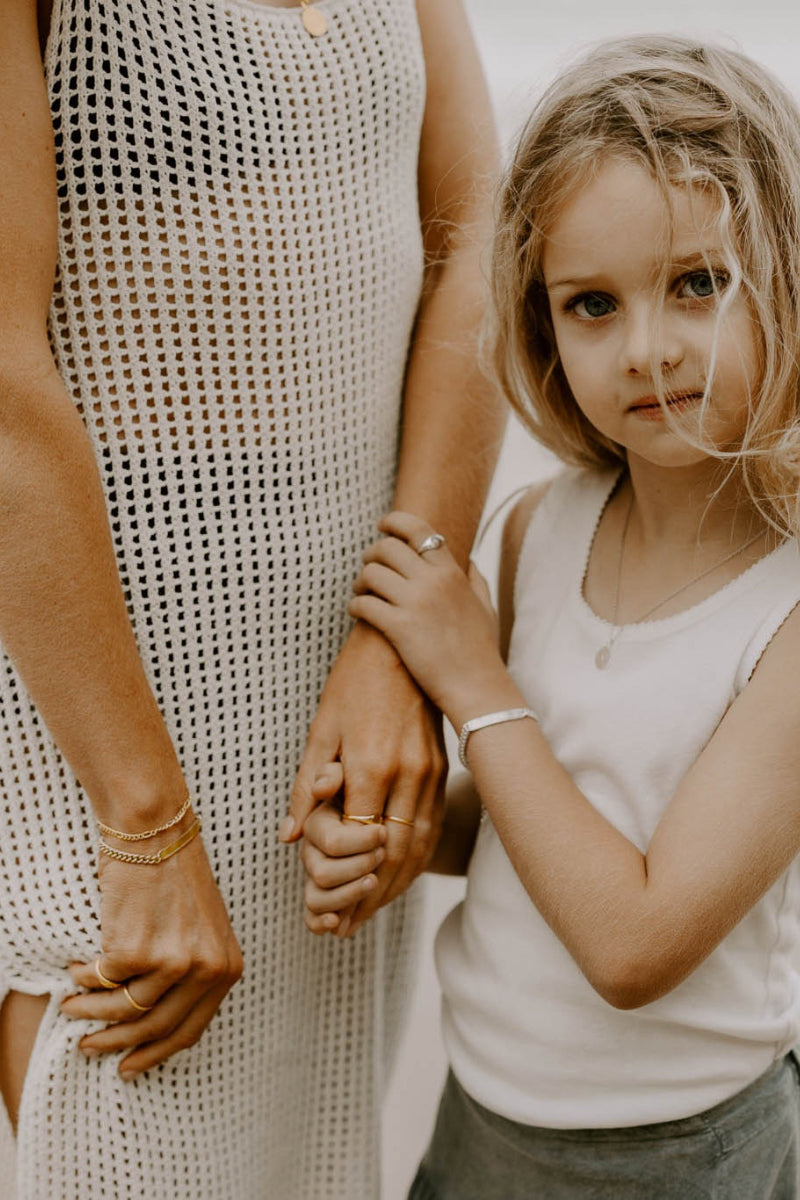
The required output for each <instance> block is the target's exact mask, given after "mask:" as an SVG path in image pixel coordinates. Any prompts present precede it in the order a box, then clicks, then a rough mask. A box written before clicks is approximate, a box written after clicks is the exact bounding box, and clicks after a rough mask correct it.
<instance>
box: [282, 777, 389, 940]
mask: <svg viewBox="0 0 800 1200" xmlns="http://www.w3.org/2000/svg"><path fill="white" fill-rule="evenodd" d="M343 779H344V773H343V771H342V766H341V763H331V764H330V765H329V766H328V767H327V768H325V770H324V771H323V772H321V773H320V776H319V777H318V779H317V781H316V782H315V784H314V794H315V796H316V797H317V798H318V799H319V798H321V797H322V795H323V794H324V793H325V792H328V793H329V795H331V796H335V795H336V793H337V792H339V791H340V789H341V787H342V783H343ZM385 842H386V830H385V828H384V827H383V825H366V824H362V823H360V822H357V821H352V822H350V821H345V820H343V818H342V813H341V811H340V810H339V808H337V807H336V806H335V805H334V804H333V803H331V802H330V801H325V802H322V803H320V804H319V805H318V807H317V808H315V809H314V811H313V812H312V813H311V815H310V816H309V817H308V818H307V820H306V822H305V825H304V826H303V845H302V849H301V851H300V856H301V858H302V860H303V866H304V867H305V869H306V873H307V874H308V881H307V882H306V888H305V901H306V925H307V926H308V928H309V929H310V930H311V932H312V933H337V934H338V935H339V936H341V937H343V936H344V935H345V933H347V929H348V926H349V924H350V914H351V912H352V910H353V908H354V907H355V905H357V904H358V903H359V902H360V901H361V900H363V899H365V898H366V897H367V896H369V895H370V893H371V892H373V891H374V889H375V888H376V886H377V883H378V880H377V877H376V876H375V875H374V874H372V872H373V871H375V870H376V869H377V868H378V867H379V866H380V864H381V863H382V862H383V860H384V858H385V856H386V851H385V850H384V845H385Z"/></svg>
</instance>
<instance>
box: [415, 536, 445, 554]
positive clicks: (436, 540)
mask: <svg viewBox="0 0 800 1200" xmlns="http://www.w3.org/2000/svg"><path fill="white" fill-rule="evenodd" d="M445 541H446V539H445V536H444V534H443V533H429V534H428V536H427V537H426V538H423V539H422V541H421V542H420V544H419V545H418V546H415V547H414V549H415V550H416V552H417V554H419V555H423V554H426V553H427V552H428V550H441V548H442V546H443V545H444V544H445Z"/></svg>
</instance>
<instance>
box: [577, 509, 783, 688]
mask: <svg viewBox="0 0 800 1200" xmlns="http://www.w3.org/2000/svg"><path fill="white" fill-rule="evenodd" d="M632 512H633V491H631V498H630V502H629V503H628V511H627V513H626V514H625V524H624V525H623V526H622V537H621V538H620V541H619V562H618V564H617V587H616V591H615V593H614V611H613V613H612V614H611V635H610V637H609V638H608V641H606V642H604V643H603V645H602V646H601V647H600V649H599V650H598V651H597V653H596V654H595V656H594V661H595V666H596V667H597V668H598V670H600V671H604V670H605V669H606V667H607V666H608V664H609V662H610V661H611V651H612V650H613V649H614V643H615V642H616V640H617V638H618V637H619V635H620V634H621V633H622V631H623V629H624V628H625V626H624V625H617V612H618V611H619V597H620V591H621V587H622V560H623V558H624V556H625V542H626V539H627V536H628V526H629V525H630V523H631V513H632ZM763 536H764V531H763V530H762V531H761V533H757V534H756V535H755V537H751V538H750V540H749V541H748V542H745V543H744V545H742V546H737V548H736V549H735V550H731V552H730V554H726V555H725V557H724V558H721V559H720V560H719V562H715V563H712V564H711V566H710V567H706V569H705V570H704V571H700V572H699V573H698V574H697V575H693V576H692V578H691V579H687V581H686V583H682V584H681V585H680V587H676V588H674V589H673V590H672V591H671V592H669V593H668V594H667V595H666V596H662V598H661V599H660V600H659V601H658V603H657V604H653V605H652V606H651V607H650V608H648V609H647V611H646V612H643V613H641V614H640V615H639V616H638V617H637V618H636V620H635V621H631V622H629V624H632V625H638V624H639V623H640V622H641V621H646V620H647V618H648V617H649V616H652V614H653V613H654V612H657V611H658V609H659V608H663V606H664V605H665V604H666V603H667V602H668V601H669V600H673V599H674V598H675V596H679V595H680V594H681V592H685V591H686V589H687V588H689V587H691V586H692V584H693V583H698V582H699V580H701V579H705V577H706V575H710V574H711V572H712V571H716V570H717V569H718V568H719V567H724V566H725V563H727V562H730V561H731V559H732V558H736V555H737V554H743V553H744V551H745V550H747V549H748V547H749V546H752V545H753V544H754V543H755V542H757V541H758V539H759V538H760V537H763Z"/></svg>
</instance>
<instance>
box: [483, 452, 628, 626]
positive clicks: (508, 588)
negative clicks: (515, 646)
mask: <svg viewBox="0 0 800 1200" xmlns="http://www.w3.org/2000/svg"><path fill="white" fill-rule="evenodd" d="M618 477H619V472H618V471H598V470H590V469H587V468H584V467H566V468H563V469H562V470H561V471H559V472H558V473H557V474H555V475H553V476H551V477H550V478H549V479H545V480H543V481H541V482H539V483H535V484H533V485H532V486H531V487H529V488H527V489H526V490H525V491H524V492H523V493H522V495H521V496H520V497H519V499H518V500H517V501H516V503H515V504H514V506H513V507H512V508H511V509H510V511H509V513H508V516H507V517H506V519H505V523H504V525H503V533H502V539H501V550H500V570H499V578H498V609H499V616H500V628H501V633H502V640H503V646H504V647H506V646H507V644H508V638H510V636H511V627H512V625H513V621H514V596H515V591H516V582H517V577H518V574H519V568H520V563H521V561H522V559H523V557H525V558H527V557H529V556H530V555H531V554H533V555H534V557H535V558H537V559H538V558H539V555H540V553H541V554H542V556H543V557H549V548H548V547H547V546H546V545H544V544H543V545H541V546H540V545H539V542H547V541H549V540H550V539H551V538H552V539H553V545H554V548H555V549H556V550H557V549H558V547H562V548H563V549H565V550H566V551H567V552H569V553H573V554H577V555H579V556H580V555H582V554H583V545H584V542H586V543H587V544H588V543H589V542H590V541H591V538H592V536H593V533H594V528H595V526H596V524H597V522H598V521H599V519H600V515H601V513H602V511H603V508H604V507H605V505H606V502H607V500H608V497H609V496H610V495H611V492H612V491H613V489H614V485H615V483H616V480H617V479H618Z"/></svg>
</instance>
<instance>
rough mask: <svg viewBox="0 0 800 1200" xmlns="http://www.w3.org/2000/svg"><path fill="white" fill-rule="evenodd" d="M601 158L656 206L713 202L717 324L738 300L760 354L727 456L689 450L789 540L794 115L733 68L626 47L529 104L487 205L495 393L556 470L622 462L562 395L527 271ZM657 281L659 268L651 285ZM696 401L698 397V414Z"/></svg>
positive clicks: (798, 479)
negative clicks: (647, 180) (635, 174)
mask: <svg viewBox="0 0 800 1200" xmlns="http://www.w3.org/2000/svg"><path fill="white" fill-rule="evenodd" d="M608 156H615V157H617V158H620V157H627V158H628V159H632V160H633V161H635V162H637V163H639V164H641V165H644V166H645V167H646V168H647V169H648V170H649V171H650V172H651V173H652V174H653V176H654V178H655V179H656V180H657V181H658V183H659V185H660V186H661V188H662V190H663V194H664V195H665V196H668V194H669V189H670V187H672V186H674V185H682V186H686V185H687V184H689V185H698V186H701V187H704V188H712V189H713V191H714V193H716V194H717V195H718V197H719V201H720V203H719V222H720V231H721V234H722V240H723V246H724V250H725V257H726V260H727V261H726V263H725V266H726V269H727V270H728V272H729V275H730V278H731V283H730V284H729V285H728V287H727V288H726V291H725V293H724V294H723V295H722V297H721V303H720V309H719V311H720V318H722V316H723V315H724V311H725V307H726V302H729V301H730V298H731V297H732V295H734V294H738V289H743V291H744V294H745V296H746V297H747V299H748V302H749V304H750V307H751V311H752V313H753V316H754V321H755V325H756V328H757V331H758V337H759V340H760V343H761V345H760V361H761V374H760V379H759V383H758V386H757V389H756V391H755V394H753V395H752V396H751V398H750V403H749V406H748V408H749V410H748V414H747V421H746V430H745V433H744V436H743V438H742V441H741V444H740V445H739V446H737V447H736V448H735V450H733V451H731V449H730V448H729V447H728V448H724V449H722V448H719V447H715V446H709V445H706V444H703V449H704V450H706V452H708V453H711V454H715V455H716V456H717V457H718V458H720V460H722V461H727V462H728V464H729V466H730V467H731V468H732V469H734V470H735V469H741V471H742V472H743V477H744V481H745V485H746V487H747V490H748V492H749V494H750V496H751V497H752V499H753V501H754V502H755V503H756V504H757V506H758V507H759V509H760V510H761V511H762V513H763V514H764V516H765V517H767V519H768V520H769V521H770V522H771V523H772V524H774V525H776V526H777V527H778V528H780V529H781V530H782V531H784V532H787V533H789V532H791V533H794V534H797V533H798V532H800V501H799V500H798V494H799V493H800V110H798V107H797V105H796V104H795V102H794V101H793V99H792V98H791V96H790V95H789V93H788V92H787V91H786V90H785V89H784V88H783V87H782V86H781V85H780V84H779V83H778V82H777V81H776V80H775V79H774V78H773V77H772V76H771V75H770V74H769V73H768V72H767V71H765V70H764V69H763V68H762V67H760V66H759V65H757V64H756V63H754V62H752V61H751V60H750V59H748V58H746V57H745V56H744V55H742V54H739V53H737V52H735V51H732V50H729V49H727V48H725V47H722V46H715V45H707V44H701V43H699V42H696V41H693V40H690V39H687V38H683V37H666V36H664V37H637V38H629V39H624V40H620V41H615V42H613V43H608V44H605V45H602V46H600V47H598V48H596V49H595V50H593V51H592V52H591V53H590V54H589V55H588V56H587V57H585V58H584V59H583V60H582V61H580V62H578V63H577V64H576V65H575V66H574V67H572V68H571V69H570V70H568V71H567V72H566V73H565V74H563V75H562V76H561V77H560V78H559V79H558V80H557V81H556V82H555V83H554V84H553V85H552V86H551V87H550V88H549V90H548V91H547V92H546V93H545V95H544V96H543V97H542V99H541V101H540V102H539V104H538V105H537V107H536V109H535V110H534V112H533V115H532V116H531V118H530V120H529V122H528V124H527V125H526V127H525V129H524V130H523V133H522V136H521V138H520V141H519V144H518V147H517V151H516V154H515V156H514V161H513V163H512V166H511V167H510V169H509V171H508V173H507V176H506V178H505V180H504V182H503V187H502V191H501V195H500V211H499V221H498V228H497V233H496V235H495V241H494V247H493V260H492V290H493V297H494V325H493V328H492V330H491V335H490V353H491V359H492V365H493V368H494V373H495V375H496V377H497V379H498V380H499V383H500V386H501V388H502V390H503V391H504V393H505V395H506V397H507V399H508V400H509V402H510V403H511V405H512V406H513V408H514V409H515V410H516V412H517V413H518V414H519V416H520V417H521V418H522V420H523V422H524V423H525V424H526V425H527V427H528V428H529V429H530V430H531V432H532V433H533V434H534V436H535V437H536V438H537V439H538V440H539V441H540V442H542V443H543V444H544V445H545V446H547V447H548V448H549V449H551V450H553V451H554V452H555V453H556V454H557V455H558V456H559V457H560V458H561V459H563V460H564V461H566V462H570V463H577V464H583V465H589V466H609V465H619V464H620V463H624V462H625V455H624V450H623V449H622V447H620V446H618V445H617V444H616V443H614V442H612V441H610V440H608V439H607V438H605V437H603V436H602V435H601V434H600V433H598V431H597V430H596V429H595V428H594V427H593V426H592V425H591V424H590V423H589V422H588V421H587V419H586V418H585V417H584V416H583V414H582V412H581V411H580V409H579V408H578V405H577V404H576V402H575V399H574V397H573V395H572V393H571V391H570V388H569V385H568V384H567V380H566V378H565V375H564V372H563V370H562V368H561V364H560V362H559V357H558V352H557V349H556V342H555V337H554V334H553V327H552V323H551V319H550V308H549V303H548V297H547V293H546V291H545V287H544V279H543V275H542V265H541V264H542V251H543V246H544V241H545V238H546V235H547V230H548V227H549V225H550V224H551V223H552V221H553V220H554V218H555V216H556V215H557V213H558V211H559V208H560V206H561V205H562V204H563V203H564V201H565V200H566V199H567V197H569V195H570V194H571V193H572V191H573V189H574V188H575V187H576V186H579V185H580V184H581V183H582V182H585V181H586V180H587V179H589V178H591V175H592V173H593V172H594V171H596V169H597V165H598V163H599V162H600V161H601V160H602V159H603V158H604V157H606V158H607V157H608ZM668 269H669V265H668V263H665V267H664V270H665V275H666V272H667V271H668ZM712 359H713V355H712ZM709 371H710V373H711V374H713V361H712V363H711V364H710V365H709ZM656 374H657V371H656ZM708 394H709V385H708V384H707V386H706V398H705V401H704V403H707V402H708ZM701 428H702V422H701Z"/></svg>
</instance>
